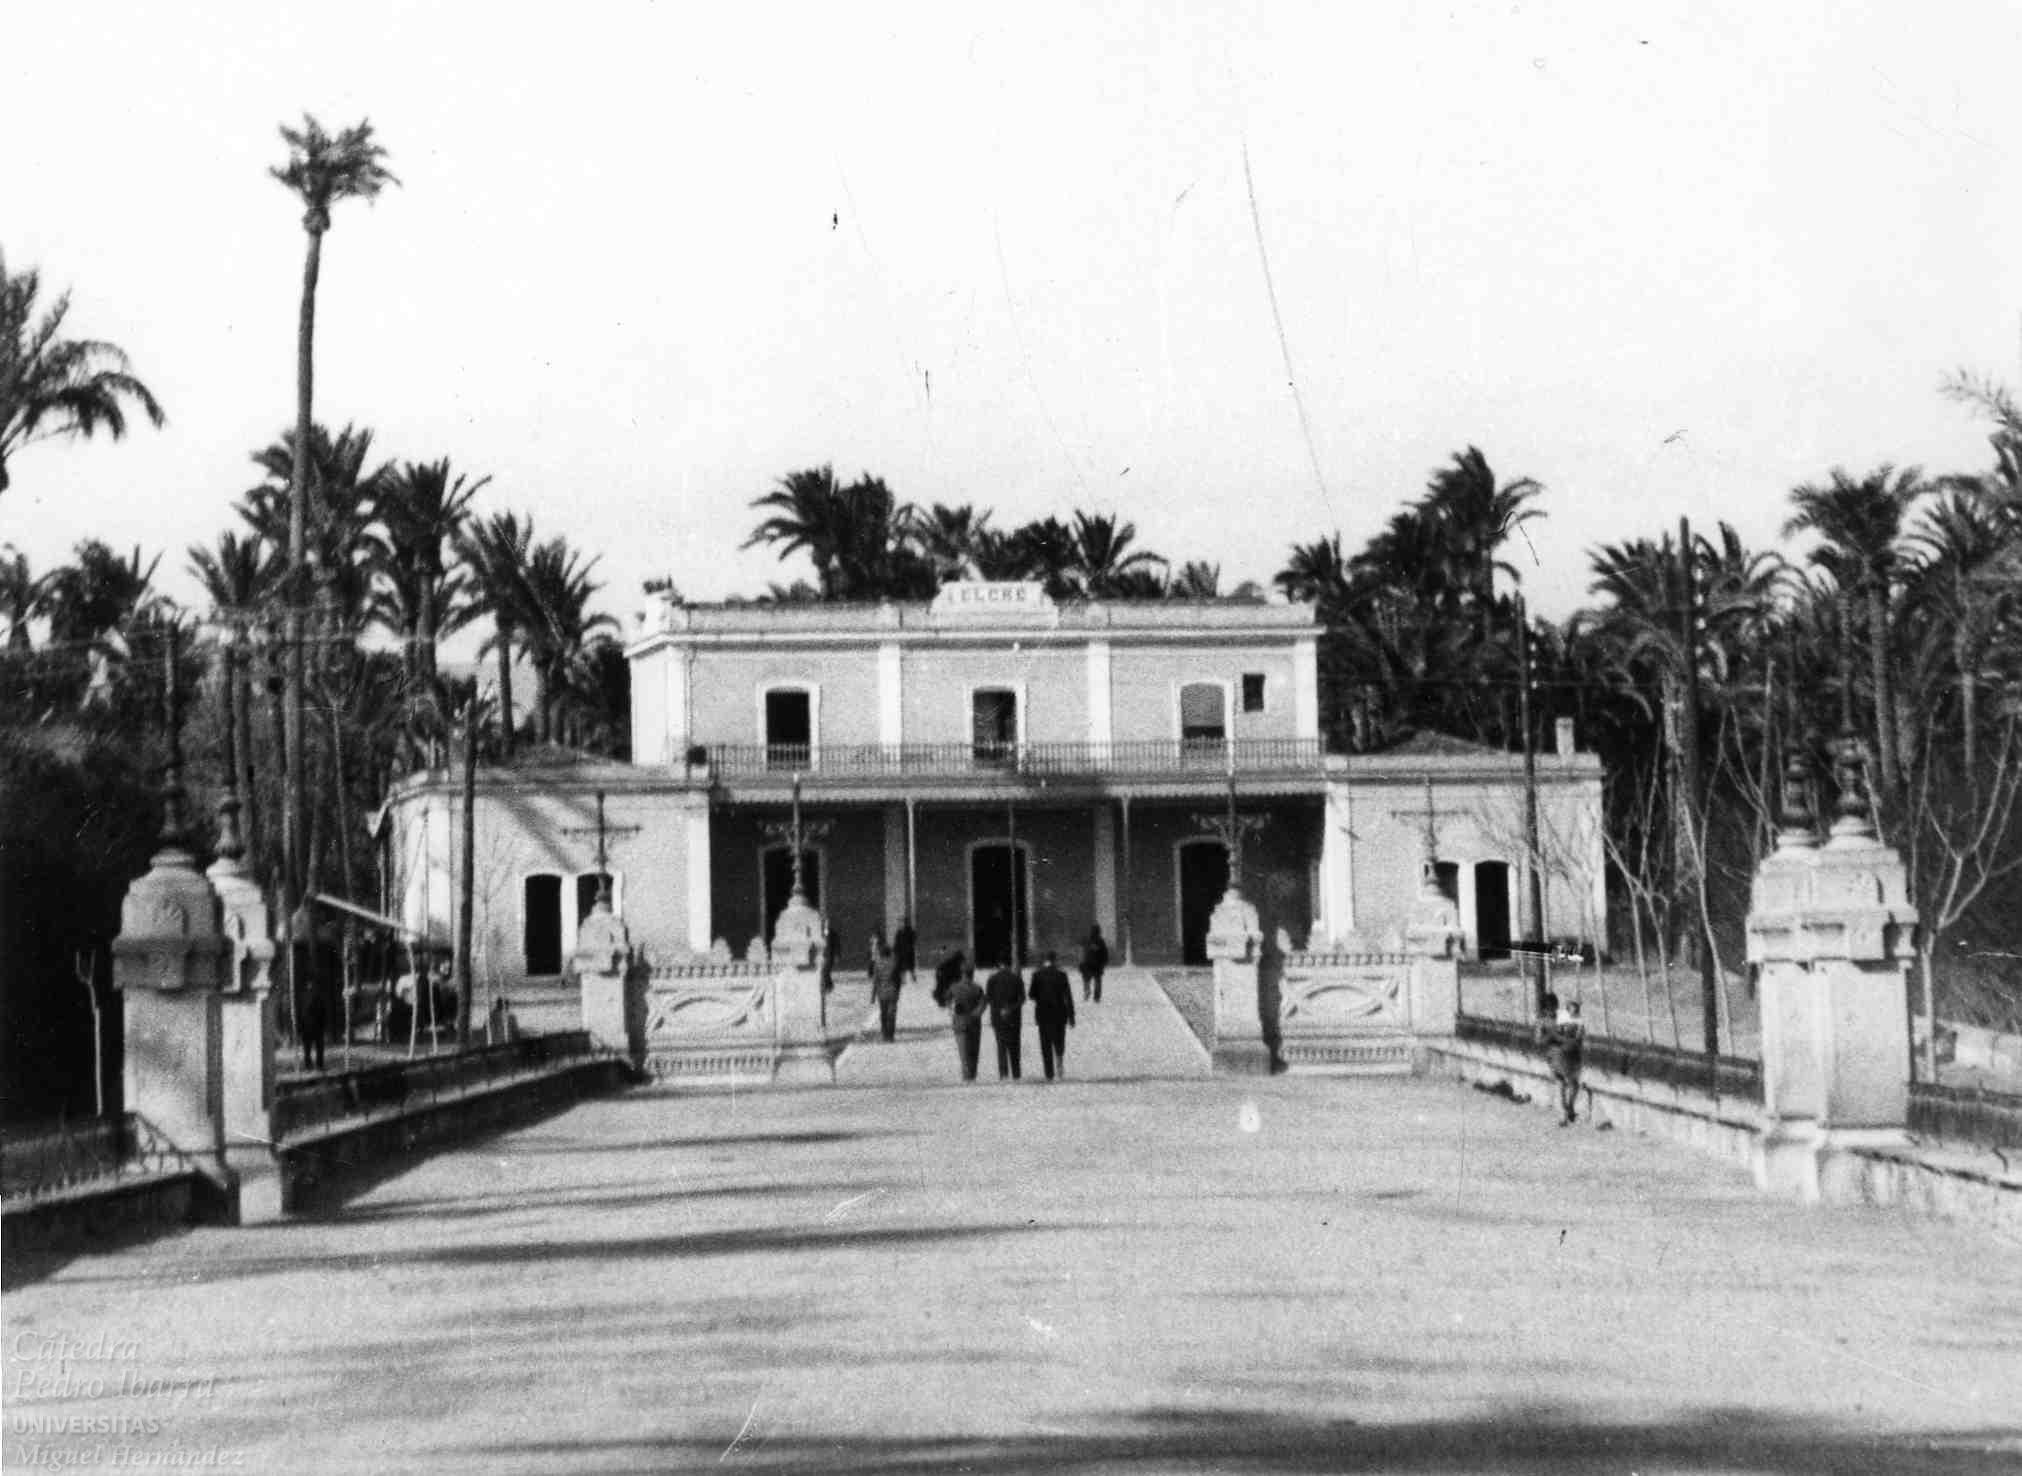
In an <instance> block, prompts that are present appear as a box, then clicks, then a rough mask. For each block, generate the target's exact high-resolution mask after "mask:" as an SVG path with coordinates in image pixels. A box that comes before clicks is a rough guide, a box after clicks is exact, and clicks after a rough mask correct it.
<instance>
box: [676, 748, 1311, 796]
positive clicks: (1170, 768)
mask: <svg viewBox="0 0 2022 1476" xmlns="http://www.w3.org/2000/svg"><path fill="white" fill-rule="evenodd" d="M1321 768H1322V758H1321V747H1320V742H1319V740H1318V739H1315V738H1238V739H1235V740H1233V741H1230V740H1227V739H1219V738H1204V739H1192V738H1190V739H1185V740H1179V739H1158V740H1152V741H1138V742H1128V743H1005V742H997V741H987V742H986V741H981V740H979V741H975V742H969V743H898V744H880V743H865V744H848V745H836V744H823V745H822V746H820V747H819V748H810V747H808V746H806V745H804V744H774V745H767V744H760V743H747V744H725V743H710V744H704V745H697V746H696V747H695V748H693V749H690V750H689V753H688V771H689V772H690V773H691V774H693V775H695V776H697V777H700V776H702V775H704V774H706V775H707V776H708V777H709V778H710V779H711V780H712V781H717V780H721V781H728V782H734V783H736V784H738V785H739V786H740V787H748V786H750V785H752V784H754V783H755V784H761V785H763V784H768V783H777V784H779V785H780V786H782V787H784V786H786V785H789V784H791V783H792V781H793V779H794V777H795V776H796V775H798V776H799V777H800V778H801V779H802V780H804V781H808V782H810V783H822V784H830V783H836V782H843V783H850V782H857V783H864V784H873V785H876V784H890V783H898V782H903V781H909V780H933V781H944V780H981V781H985V782H989V781H1005V780H1010V781H1014V782H1016V781H1037V780H1051V779H1062V780H1101V779H1153V780H1156V779H1178V780H1185V781H1192V782H1195V783H1199V782H1207V783H1210V784H1214V783H1219V782H1221V781H1222V779H1224V778H1225V777H1226V776H1228V775H1230V774H1234V775H1236V776H1237V777H1239V778H1240V777H1243V776H1248V775H1270V776H1280V777H1304V776H1311V777H1314V778H1317V777H1318V776H1319V774H1320V772H1321Z"/></svg>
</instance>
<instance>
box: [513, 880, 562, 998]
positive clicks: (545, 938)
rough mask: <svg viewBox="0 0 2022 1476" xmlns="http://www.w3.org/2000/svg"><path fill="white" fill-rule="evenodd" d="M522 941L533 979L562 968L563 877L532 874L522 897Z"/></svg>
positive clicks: (554, 972) (529, 976)
mask: <svg viewBox="0 0 2022 1476" xmlns="http://www.w3.org/2000/svg"><path fill="white" fill-rule="evenodd" d="M520 926H521V934H520V938H521V942H522V944H523V946H524V949H525V957H526V972H527V977H528V978H530V979H541V978H546V977H547V976H548V975H550V974H559V973H560V972H561V971H562V879H561V878H560V877H559V876H554V875H541V876H530V877H528V878H527V879H526V884H525V886H524V888H523V889H522V892H521V899H520Z"/></svg>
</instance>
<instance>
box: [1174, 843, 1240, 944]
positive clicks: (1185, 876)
mask: <svg viewBox="0 0 2022 1476" xmlns="http://www.w3.org/2000/svg"><path fill="white" fill-rule="evenodd" d="M1228 889H1229V852H1228V848H1227V847H1226V846H1224V845H1223V844H1222V843H1221V842H1220V841H1218V840H1205V839H1203V840H1191V841H1182V842H1180V845H1179V920H1180V961H1181V962H1182V963H1188V964H1204V963H1206V962H1207V961H1208V923H1209V920H1210V919H1211V918H1212V917H1213V916H1214V911H1215V904H1216V903H1217V902H1220V901H1221V900H1222V894H1223V893H1224V892H1226V891H1228Z"/></svg>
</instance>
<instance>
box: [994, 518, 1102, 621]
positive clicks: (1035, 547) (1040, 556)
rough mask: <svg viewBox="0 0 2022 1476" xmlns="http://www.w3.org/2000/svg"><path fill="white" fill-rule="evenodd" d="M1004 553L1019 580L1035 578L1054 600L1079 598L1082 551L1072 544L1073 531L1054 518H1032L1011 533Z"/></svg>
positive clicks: (1081, 591) (1073, 542)
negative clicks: (1007, 556)
mask: <svg viewBox="0 0 2022 1476" xmlns="http://www.w3.org/2000/svg"><path fill="white" fill-rule="evenodd" d="M1005 552H1006V553H1007V554H1008V555H1009V557H1010V559H1011V567H1012V569H1013V570H1015V571H1016V572H1015V573H1014V574H1013V575H1011V577H1013V578H1019V579H1036V580H1038V581H1039V582H1040V583H1041V584H1043V585H1044V586H1045V588H1046V593H1047V596H1048V597H1049V598H1051V599H1056V600H1072V599H1079V598H1080V597H1081V595H1082V594H1083V592H1084V591H1083V588H1082V585H1081V578H1080V568H1081V564H1080V554H1081V551H1080V549H1079V548H1077V547H1076V545H1075V540H1074V530H1073V529H1071V528H1069V527H1068V526H1067V525H1066V524H1065V523H1063V522H1061V521H1060V519H1058V518H1054V517H1046V518H1035V519H1033V520H1032V521H1031V522H1029V523H1025V524H1022V525H1021V526H1019V527H1018V528H1017V529H1016V530H1015V531H1013V532H1012V534H1011V538H1010V543H1009V545H1008V546H1007V548H1006V550H1005Z"/></svg>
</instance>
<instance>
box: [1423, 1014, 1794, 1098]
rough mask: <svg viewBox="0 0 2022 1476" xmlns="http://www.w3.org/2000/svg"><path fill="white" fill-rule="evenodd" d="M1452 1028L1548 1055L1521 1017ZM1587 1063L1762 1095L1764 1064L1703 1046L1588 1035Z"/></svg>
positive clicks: (1717, 1092) (1463, 1019) (1695, 1086)
mask: <svg viewBox="0 0 2022 1476" xmlns="http://www.w3.org/2000/svg"><path fill="white" fill-rule="evenodd" d="M1453 1033H1454V1035H1455V1036H1456V1037H1457V1038H1459V1039H1461V1040H1475V1041H1480V1042H1481V1043H1482V1044H1484V1045H1498V1046H1503V1047H1505V1048H1507V1049H1510V1050H1516V1051H1522V1052H1524V1053H1525V1054H1527V1055H1532V1056H1536V1057H1539V1058H1540V1059H1542V1057H1543V1056H1544V1047H1543V1046H1542V1045H1540V1044H1539V1043H1538V1038H1537V1031H1536V1029H1535V1028H1534V1027H1532V1026H1529V1025H1525V1024H1523V1023H1522V1022H1521V1021H1517V1020H1495V1019H1490V1018H1489V1017H1488V1016H1485V1015H1466V1014H1463V1015H1460V1016H1458V1017H1456V1019H1455V1021H1454V1031H1453ZM1583 1063H1584V1064H1585V1065H1587V1066H1592V1067H1595V1068H1597V1069H1598V1070H1602V1071H1613V1072H1617V1073H1619V1074H1620V1075H1623V1076H1627V1077H1632V1078H1634V1079H1635V1080H1637V1081H1654V1082H1662V1083H1663V1084H1664V1085H1666V1086H1673V1087H1685V1088H1689V1089H1692V1090H1695V1091H1702V1092H1706V1093H1708V1094H1709V1095H1712V1096H1716V1097H1740V1098H1746V1099H1748V1100H1750V1101H1755V1102H1760V1101H1761V1100H1762V1063H1761V1062H1760V1061H1752V1060H1747V1059H1744V1058H1742V1057H1739V1056H1713V1057H1708V1056H1707V1054H1706V1053H1705V1052H1704V1051H1684V1050H1678V1049H1676V1048H1675V1047H1672V1046H1662V1045H1652V1044H1649V1043H1647V1042H1644V1041H1628V1040H1615V1039H1612V1038H1610V1037H1608V1036H1593V1035H1589V1036H1588V1037H1587V1039H1586V1048H1585V1051H1584V1053H1583Z"/></svg>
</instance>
